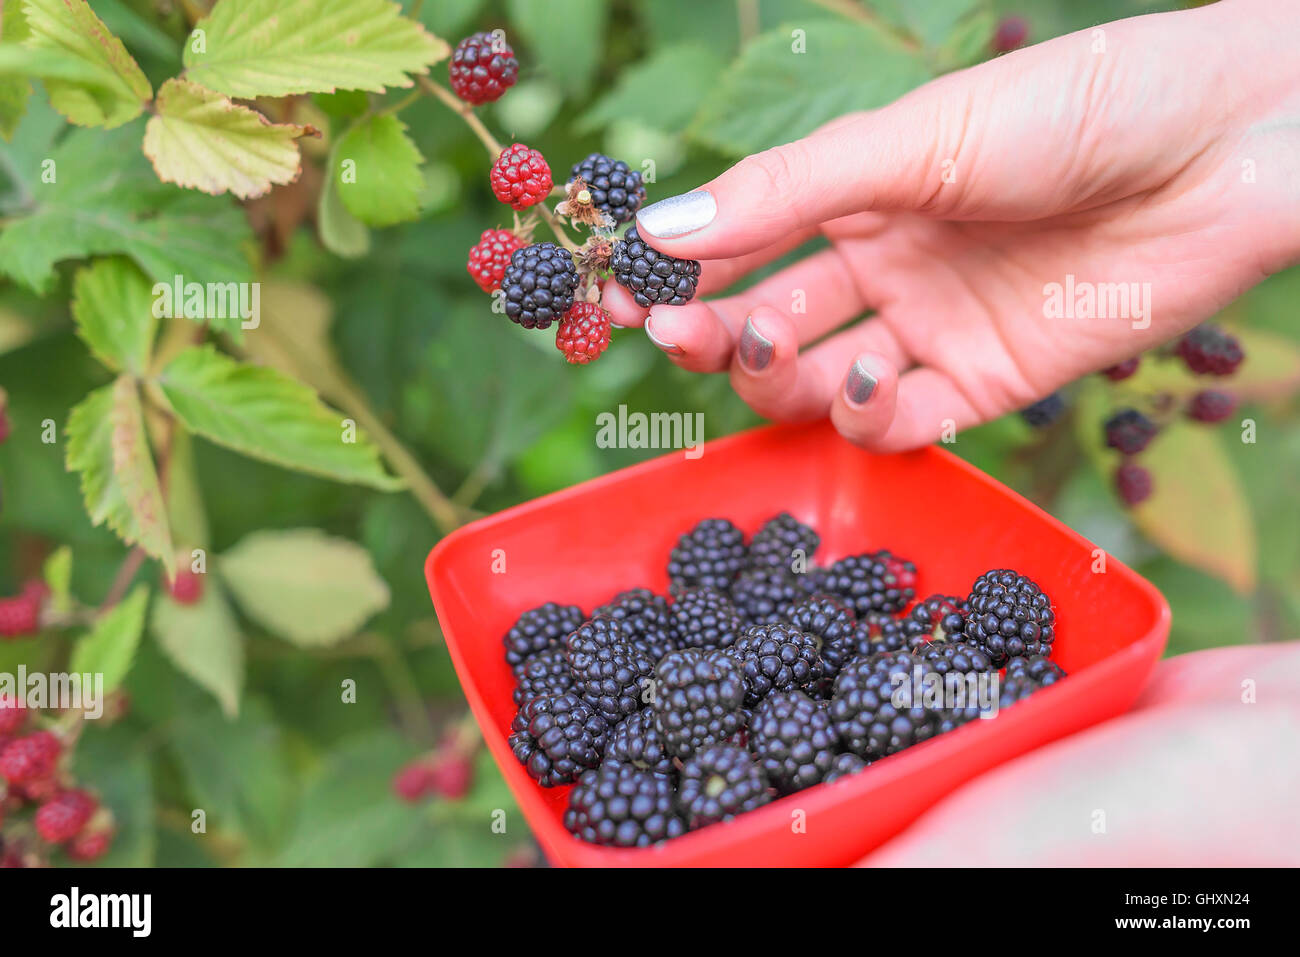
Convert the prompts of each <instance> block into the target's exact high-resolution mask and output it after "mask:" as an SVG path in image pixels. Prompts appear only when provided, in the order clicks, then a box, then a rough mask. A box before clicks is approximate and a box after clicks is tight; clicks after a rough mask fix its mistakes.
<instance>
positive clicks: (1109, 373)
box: [1101, 356, 1142, 382]
mask: <svg viewBox="0 0 1300 957" xmlns="http://www.w3.org/2000/svg"><path fill="white" fill-rule="evenodd" d="M1141 364H1142V357H1141V356H1134V357H1133V358H1132V359H1125V360H1124V361H1123V362H1119V363H1116V364H1115V365H1113V366H1108V367H1107V368H1105V369H1102V370H1101V374H1102V375H1104V376H1105V377H1106V378H1107V379H1109V380H1110V381H1111V382H1123V381H1124V380H1125V379H1127V378H1129V377H1130V376H1132V375H1133V374H1134V373H1136V372H1137V371H1138V366H1140V365H1141Z"/></svg>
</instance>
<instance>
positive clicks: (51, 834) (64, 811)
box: [36, 790, 99, 844]
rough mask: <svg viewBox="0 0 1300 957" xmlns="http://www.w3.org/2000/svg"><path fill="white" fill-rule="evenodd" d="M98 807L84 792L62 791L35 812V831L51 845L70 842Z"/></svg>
mask: <svg viewBox="0 0 1300 957" xmlns="http://www.w3.org/2000/svg"><path fill="white" fill-rule="evenodd" d="M98 806H99V803H98V802H97V801H96V800H95V799H94V798H93V797H91V796H90V795H89V794H87V793H86V792H85V791H77V790H69V791H62V792H60V793H59V794H56V795H55V796H54V797H52V798H50V799H49V800H48V801H46V802H45V803H44V804H42V805H41V806H40V807H39V808H38V809H37V810H36V831H37V833H38V834H40V835H41V837H43V838H44V839H45V840H46V841H49V842H50V843H51V844H62V843H63V842H64V841H70V840H72V839H73V838H74V837H76V836H77V835H78V834H80V833H81V829H82V828H84V827H85V826H86V822H87V821H89V820H90V816H91V815H92V814H94V813H95V808H96V807H98Z"/></svg>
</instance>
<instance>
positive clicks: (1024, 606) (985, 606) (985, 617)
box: [965, 569, 1056, 668]
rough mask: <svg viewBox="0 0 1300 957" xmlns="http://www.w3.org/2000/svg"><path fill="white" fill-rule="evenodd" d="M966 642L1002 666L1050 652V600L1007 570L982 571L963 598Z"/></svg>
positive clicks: (1052, 627)
mask: <svg viewBox="0 0 1300 957" xmlns="http://www.w3.org/2000/svg"><path fill="white" fill-rule="evenodd" d="M966 604H967V605H968V606H969V608H970V612H969V614H968V615H967V617H966V628H965V634H966V639H967V640H968V641H971V642H973V643H974V644H976V645H978V646H979V647H981V648H982V649H984V651H985V652H986V653H987V654H988V656H989V658H990V660H991V661H992V663H993V667H995V668H1001V667H1002V666H1003V665H1005V664H1006V663H1007V661H1008V660H1009V659H1011V658H1015V657H1018V656H1021V655H1050V654H1051V653H1052V642H1053V641H1054V640H1055V639H1056V615H1055V614H1054V613H1053V611H1052V601H1051V599H1050V598H1048V597H1047V595H1046V594H1045V593H1044V592H1043V590H1042V589H1041V588H1039V587H1038V585H1037V584H1035V583H1034V581H1033V580H1031V579H1029V578H1027V577H1025V576H1024V575H1021V574H1018V573H1016V572H1014V571H1012V570H1010V569H994V570H993V571H988V572H985V573H984V574H983V575H981V576H980V577H979V578H977V579H975V583H974V584H973V585H972V586H971V592H970V596H969V597H968V598H967V599H966Z"/></svg>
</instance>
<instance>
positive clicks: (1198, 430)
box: [1133, 422, 1256, 594]
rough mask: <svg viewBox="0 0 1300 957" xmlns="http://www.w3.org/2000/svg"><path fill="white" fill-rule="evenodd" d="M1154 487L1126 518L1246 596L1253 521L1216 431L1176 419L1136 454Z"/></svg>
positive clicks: (1251, 581) (1251, 573)
mask: <svg viewBox="0 0 1300 957" xmlns="http://www.w3.org/2000/svg"><path fill="white" fill-rule="evenodd" d="M1141 462H1142V464H1143V465H1144V466H1146V467H1147V468H1148V469H1150V471H1151V475H1152V478H1153V479H1154V491H1153V492H1152V493H1151V497H1150V498H1149V499H1147V500H1146V501H1145V502H1143V503H1142V504H1141V505H1139V506H1137V507H1136V508H1135V509H1133V521H1134V522H1135V523H1137V525H1138V527H1139V528H1141V529H1142V531H1143V533H1144V534H1145V535H1146V536H1147V537H1148V538H1150V539H1151V540H1152V541H1153V542H1155V543H1156V544H1157V545H1159V546H1160V547H1161V548H1163V549H1164V550H1165V551H1166V552H1168V553H1169V554H1170V555H1172V556H1173V557H1174V558H1177V559H1178V560H1179V561H1183V562H1186V563H1187V564H1189V565H1193V566H1195V567H1197V568H1199V569H1201V570H1203V571H1205V572H1208V573H1209V574H1211V575H1213V576H1215V577H1216V578H1219V579H1222V580H1223V581H1225V582H1227V583H1228V584H1229V585H1231V586H1232V587H1233V588H1234V589H1235V590H1236V591H1238V592H1240V593H1242V594H1245V593H1248V592H1250V591H1253V590H1254V588H1255V580H1256V569H1255V555H1256V541H1255V521H1254V517H1253V516H1252V515H1251V512H1250V506H1249V503H1248V502H1247V501H1246V495H1245V492H1244V490H1243V488H1242V484H1241V478H1240V476H1239V475H1238V474H1237V470H1236V469H1235V468H1234V467H1233V465H1232V460H1231V459H1230V458H1229V457H1228V455H1227V453H1226V452H1225V451H1224V448H1223V445H1222V443H1221V442H1220V440H1219V436H1218V435H1217V434H1216V433H1215V432H1214V431H1213V430H1211V429H1207V428H1205V427H1203V426H1197V425H1192V424H1186V423H1182V422H1176V423H1174V424H1172V425H1169V426H1167V427H1166V428H1165V429H1164V430H1163V431H1161V433H1160V435H1158V436H1157V437H1156V440H1155V441H1154V442H1152V443H1151V445H1150V447H1149V448H1147V449H1146V450H1145V451H1144V452H1143V453H1142V459H1141Z"/></svg>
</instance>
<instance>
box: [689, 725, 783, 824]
mask: <svg viewBox="0 0 1300 957" xmlns="http://www.w3.org/2000/svg"><path fill="white" fill-rule="evenodd" d="M767 788H768V782H767V777H766V775H764V773H763V769H762V768H760V767H759V766H758V764H757V763H755V761H754V759H753V757H752V756H751V755H750V753H749V752H748V751H746V750H745V749H744V748H739V747H736V746H735V745H733V744H711V745H709V746H708V747H706V748H703V749H702V750H701V751H700V753H699V754H697V755H695V756H694V757H692V758H691V759H690V760H688V761H687V762H686V763H685V764H684V765H683V766H682V780H681V784H680V786H679V787H678V789H677V806H678V808H679V810H680V811H681V813H682V816H683V817H685V818H686V820H687V823H688V824H689V825H690V827H691V829H692V830H694V829H695V828H699V827H704V826H706V825H708V824H716V823H718V822H719V821H726V820H728V819H730V818H733V817H735V816H736V815H737V814H743V813H744V812H745V811H752V810H754V809H755V808H758V807H762V806H763V805H764V804H766V803H767V802H768V801H770V800H771V799H772V798H771V795H770V794H768V790H767Z"/></svg>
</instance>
